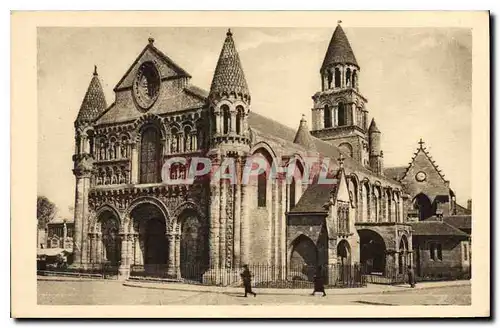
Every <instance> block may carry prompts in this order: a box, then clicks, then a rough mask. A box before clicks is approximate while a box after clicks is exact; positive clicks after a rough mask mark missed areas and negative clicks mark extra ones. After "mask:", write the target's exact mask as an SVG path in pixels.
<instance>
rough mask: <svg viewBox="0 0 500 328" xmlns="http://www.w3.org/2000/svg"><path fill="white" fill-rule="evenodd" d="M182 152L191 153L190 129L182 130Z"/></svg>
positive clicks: (187, 127)
mask: <svg viewBox="0 0 500 328" xmlns="http://www.w3.org/2000/svg"><path fill="white" fill-rule="evenodd" d="M183 146H184V151H186V152H188V151H191V127H190V126H186V127H185V128H184V140H183Z"/></svg>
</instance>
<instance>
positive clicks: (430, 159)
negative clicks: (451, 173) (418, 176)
mask: <svg viewBox="0 0 500 328" xmlns="http://www.w3.org/2000/svg"><path fill="white" fill-rule="evenodd" d="M423 145H424V142H423V141H422V139H420V141H419V147H418V149H417V151H416V152H415V153H414V154H413V157H412V158H411V161H410V164H409V165H408V167H407V168H406V171H405V174H404V175H403V176H402V177H401V180H402V179H403V178H405V177H406V174H407V173H408V171H409V170H410V168H411V167H412V165H413V162H414V161H415V158H417V155H418V154H419V153H420V152H422V153H423V154H424V155H425V156H426V157H427V159H428V160H429V162H430V163H431V164H432V166H433V167H434V169H435V170H436V172H437V173H438V174H439V176H440V177H441V179H443V181H444V182H448V181H447V180H446V179H445V178H444V174H443V173H442V172H441V170H440V169H439V166H438V165H436V162H434V160H433V159H432V156H431V155H430V154H429V153H428V152H427V148H425V147H424V146H423Z"/></svg>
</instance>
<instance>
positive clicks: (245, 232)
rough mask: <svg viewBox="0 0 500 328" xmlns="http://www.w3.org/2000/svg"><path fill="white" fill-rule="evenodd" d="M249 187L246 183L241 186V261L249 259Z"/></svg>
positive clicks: (247, 261)
mask: <svg viewBox="0 0 500 328" xmlns="http://www.w3.org/2000/svg"><path fill="white" fill-rule="evenodd" d="M249 189H250V186H249V185H248V184H244V185H242V186H241V231H240V233H241V238H240V240H241V241H240V245H241V263H242V264H248V263H249V261H250V218H249V207H250V203H249Z"/></svg>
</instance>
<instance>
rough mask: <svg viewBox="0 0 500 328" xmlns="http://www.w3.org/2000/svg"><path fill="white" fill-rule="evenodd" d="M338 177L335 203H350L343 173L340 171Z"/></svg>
mask: <svg viewBox="0 0 500 328" xmlns="http://www.w3.org/2000/svg"><path fill="white" fill-rule="evenodd" d="M338 176H339V180H338V187H337V199H336V201H337V200H340V201H342V202H346V203H350V202H351V197H350V196H349V189H348V187H347V181H346V179H345V174H344V171H343V170H342V171H341V172H340V174H339V175H338Z"/></svg>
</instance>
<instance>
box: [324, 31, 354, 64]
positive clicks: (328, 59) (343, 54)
mask: <svg viewBox="0 0 500 328" xmlns="http://www.w3.org/2000/svg"><path fill="white" fill-rule="evenodd" d="M331 64H352V65H356V66H358V67H359V65H358V62H357V61H356V57H355V56H354V52H353V51H352V48H351V45H350V44H349V40H348V39H347V36H346V35H345V33H344V30H343V29H342V27H341V26H340V25H337V28H336V29H335V32H333V36H332V39H331V40H330V44H329V45H328V50H327V51H326V55H325V59H324V60H323V65H322V66H321V70H323V69H324V68H325V67H326V66H328V65H331Z"/></svg>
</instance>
